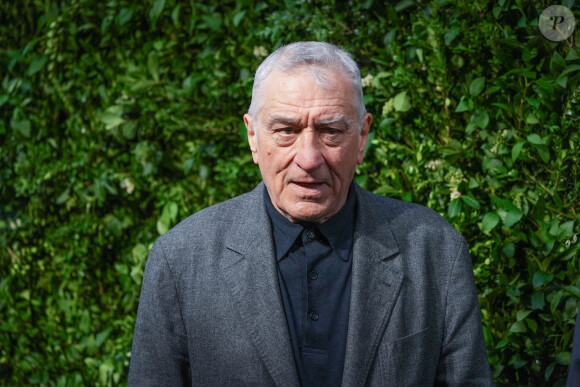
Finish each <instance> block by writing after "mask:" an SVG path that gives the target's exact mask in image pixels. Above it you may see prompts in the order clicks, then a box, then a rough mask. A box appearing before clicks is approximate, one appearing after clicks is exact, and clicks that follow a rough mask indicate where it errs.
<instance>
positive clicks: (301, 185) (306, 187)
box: [292, 181, 325, 195]
mask: <svg viewBox="0 0 580 387" xmlns="http://www.w3.org/2000/svg"><path fill="white" fill-rule="evenodd" d="M292 185H294V187H295V188H297V189H298V190H300V191H301V192H303V193H305V194H307V195H318V194H321V193H322V190H323V189H324V186H325V183H322V182H306V181H293V182H292Z"/></svg>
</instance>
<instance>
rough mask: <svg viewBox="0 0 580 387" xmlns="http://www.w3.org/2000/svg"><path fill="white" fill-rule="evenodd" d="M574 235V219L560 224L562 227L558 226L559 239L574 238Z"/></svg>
mask: <svg viewBox="0 0 580 387" xmlns="http://www.w3.org/2000/svg"><path fill="white" fill-rule="evenodd" d="M573 235H574V221H573V220H569V221H567V222H564V223H562V224H561V225H560V227H558V235H557V237H558V240H559V241H561V240H564V239H568V238H572V236H573Z"/></svg>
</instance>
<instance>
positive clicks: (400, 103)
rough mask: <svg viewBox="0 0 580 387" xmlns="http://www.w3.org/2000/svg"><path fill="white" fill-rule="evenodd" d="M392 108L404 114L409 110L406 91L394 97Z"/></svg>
mask: <svg viewBox="0 0 580 387" xmlns="http://www.w3.org/2000/svg"><path fill="white" fill-rule="evenodd" d="M394 107H395V110H396V111H398V112H406V111H409V110H410V109H411V99H410V98H409V97H408V96H407V92H406V91H401V92H400V93H399V94H397V95H396V96H395V98H394Z"/></svg>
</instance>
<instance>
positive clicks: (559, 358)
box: [556, 351, 572, 366]
mask: <svg viewBox="0 0 580 387" xmlns="http://www.w3.org/2000/svg"><path fill="white" fill-rule="evenodd" d="M571 359H572V353H570V352H568V351H565V352H560V353H559V354H557V355H556V363H558V364H560V365H563V366H569V365H570V361H571Z"/></svg>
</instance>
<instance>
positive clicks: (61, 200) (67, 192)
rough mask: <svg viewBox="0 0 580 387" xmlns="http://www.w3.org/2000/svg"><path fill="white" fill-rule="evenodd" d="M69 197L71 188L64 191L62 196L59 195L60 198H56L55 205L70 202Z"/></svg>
mask: <svg viewBox="0 0 580 387" xmlns="http://www.w3.org/2000/svg"><path fill="white" fill-rule="evenodd" d="M69 197H70V188H67V189H65V190H64V191H62V193H61V194H60V195H58V198H56V200H55V203H56V204H63V203H64V202H66V201H67V200H68V198H69Z"/></svg>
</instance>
